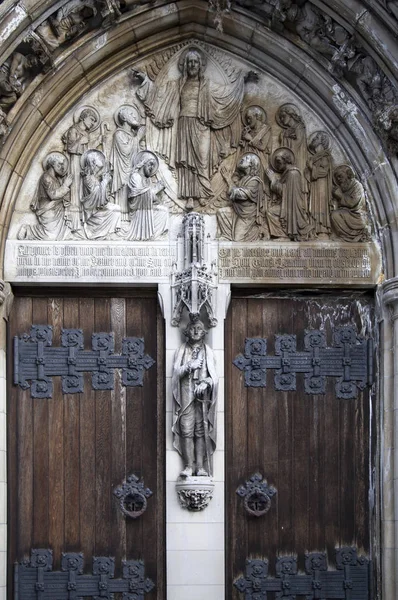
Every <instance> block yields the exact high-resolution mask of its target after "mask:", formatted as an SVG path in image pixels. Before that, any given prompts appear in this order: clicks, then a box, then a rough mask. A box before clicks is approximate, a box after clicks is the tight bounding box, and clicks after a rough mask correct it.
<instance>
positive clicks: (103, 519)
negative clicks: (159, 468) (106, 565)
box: [94, 298, 112, 556]
mask: <svg viewBox="0 0 398 600" xmlns="http://www.w3.org/2000/svg"><path fill="white" fill-rule="evenodd" d="M94 326H95V331H96V332H105V333H108V332H110V330H111V319H110V299H109V298H106V299H104V298H96V300H95V308H94ZM111 450H112V432H111V392H110V391H108V390H104V391H102V390H101V391H96V393H95V492H94V493H95V499H96V506H95V552H96V554H97V555H104V556H106V555H107V554H109V553H110V552H111V544H110V540H111V510H112V497H111V494H112V490H111V487H112V481H111V472H110V465H109V459H110V452H111Z"/></svg>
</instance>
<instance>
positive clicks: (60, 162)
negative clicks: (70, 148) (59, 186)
mask: <svg viewBox="0 0 398 600" xmlns="http://www.w3.org/2000/svg"><path fill="white" fill-rule="evenodd" d="M52 168H53V169H54V171H55V173H56V174H57V175H59V176H60V177H63V176H64V175H65V174H66V172H67V170H68V161H67V160H66V158H65V157H62V156H56V157H55V158H53V161H52Z"/></svg>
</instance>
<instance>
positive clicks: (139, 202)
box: [121, 150, 169, 240]
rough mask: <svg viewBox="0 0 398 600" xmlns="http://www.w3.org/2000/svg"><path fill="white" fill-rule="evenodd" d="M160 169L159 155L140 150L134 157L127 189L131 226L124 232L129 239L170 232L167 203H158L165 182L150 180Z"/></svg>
mask: <svg viewBox="0 0 398 600" xmlns="http://www.w3.org/2000/svg"><path fill="white" fill-rule="evenodd" d="M158 168H159V161H158V159H157V157H156V156H155V154H153V152H149V151H148V150H145V151H144V152H139V153H138V154H137V155H136V157H135V159H134V162H133V172H132V174H131V177H130V181H129V191H128V197H129V200H128V201H129V211H130V212H129V216H130V225H129V227H128V229H127V231H126V230H123V232H121V235H122V236H123V237H124V238H125V239H127V240H153V239H156V238H158V237H159V236H161V235H162V234H163V233H164V232H165V231H167V227H168V217H169V215H168V210H167V206H162V205H161V204H159V200H158V198H157V195H158V194H159V193H160V192H161V191H162V190H163V189H164V184H163V183H162V182H161V181H158V182H157V183H153V182H152V180H151V178H152V177H153V176H154V175H156V173H157V171H158Z"/></svg>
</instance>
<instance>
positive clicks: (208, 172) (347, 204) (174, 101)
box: [4, 39, 398, 325]
mask: <svg viewBox="0 0 398 600" xmlns="http://www.w3.org/2000/svg"><path fill="white" fill-rule="evenodd" d="M391 119H392V116H391ZM4 127H7V123H6V122H5V123H4ZM397 137H398V136H397ZM192 213H195V214H197V215H198V216H197V217H195V218H194V219H192V220H191V221H189V226H188V229H189V227H191V229H192V231H194V230H195V231H196V234H195V235H196V236H197V238H196V242H195V243H194V244H193V246H192V248H199V247H200V253H198V254H197V256H196V258H195V259H194V257H193V252H191V253H190V250H189V248H188V246H187V245H186V244H185V245H184V243H182V239H183V238H182V237H181V235H183V236H185V234H181V228H182V215H185V216H187V215H190V214H192ZM201 219H202V220H201ZM204 230H206V235H205V238H203V239H202V238H200V240H201V241H200V243H199V237H200V236H201V235H202V233H203V231H204ZM200 232H202V233H200ZM370 235H371V227H370V219H369V214H368V211H367V199H366V196H365V189H364V187H363V186H362V184H361V182H360V180H359V178H358V176H357V175H356V173H355V171H354V170H353V168H352V167H351V166H350V165H349V164H348V160H347V156H346V155H345V154H344V152H343V151H342V149H341V147H340V146H339V144H338V143H337V142H336V140H335V138H334V136H333V134H332V133H331V132H330V131H329V130H328V128H327V126H326V125H325V124H324V123H323V121H322V118H321V116H318V115H316V114H315V113H313V112H312V111H311V110H309V108H308V107H307V106H306V104H305V99H303V98H300V97H299V96H298V95H296V94H294V93H293V92H291V91H289V90H287V89H286V88H285V87H284V86H283V85H282V84H281V83H280V82H278V81H276V80H275V79H274V78H273V77H271V76H270V75H269V74H267V73H264V72H258V73H256V72H254V70H253V69H252V66H251V65H250V63H248V62H245V61H244V60H242V59H239V58H237V57H234V56H231V55H229V54H228V53H226V52H223V51H221V50H219V49H218V48H214V47H213V46H211V45H209V44H207V43H205V42H202V41H198V40H194V39H192V40H189V41H187V42H184V43H180V44H177V45H174V46H171V47H168V48H166V49H164V50H163V51H159V52H158V53H156V54H154V55H151V56H149V57H147V58H146V59H141V60H140V61H139V62H138V61H137V62H135V63H133V62H132V64H131V67H128V68H126V69H124V70H123V71H121V72H120V73H119V74H117V75H114V76H113V77H111V78H109V80H107V81H106V82H103V83H101V84H100V85H98V86H97V87H96V88H94V89H93V90H92V91H90V93H88V94H86V95H85V96H84V97H83V98H82V99H81V102H80V103H79V104H78V105H77V106H74V107H73V109H71V111H70V112H69V113H67V114H66V115H65V116H64V117H63V118H62V119H61V120H60V122H59V124H57V125H56V127H55V128H54V129H53V131H52V133H51V135H49V137H48V139H47V140H46V141H45V142H44V143H43V145H42V147H41V148H40V150H39V152H38V153H37V155H36V156H35V157H34V159H33V160H32V166H31V169H30V170H29V172H28V174H27V176H26V177H25V180H24V183H23V186H22V189H21V193H20V195H19V197H18V201H17V205H16V211H15V213H14V215H13V219H12V223H11V227H10V231H9V238H10V240H9V241H10V244H9V247H10V250H9V252H10V256H13V255H15V253H16V252H17V253H18V255H19V259H18V261H15V260H12V261H11V262H10V263H9V264H10V265H11V266H10V268H12V273H14V272H17V273H20V276H21V277H25V276H26V277H28V276H29V275H28V274H29V273H32V276H33V275H35V276H37V275H43V276H44V277H47V274H46V273H47V271H46V267H47V266H48V267H51V269H52V270H51V273H52V274H54V273H55V274H58V273H59V277H62V272H63V271H62V269H64V271H65V275H66V273H67V277H69V278H73V277H74V275H73V274H74V273H77V277H89V279H88V280H90V281H91V280H92V279H95V278H98V276H99V272H100V270H101V268H102V267H103V271H104V277H106V278H107V280H108V278H109V280H112V279H113V278H114V277H115V276H117V277H120V278H121V280H125V277H127V278H128V279H129V280H132V279H135V278H136V277H137V276H139V277H140V278H142V277H144V278H146V277H151V276H152V275H154V274H155V273H156V276H157V277H161V278H169V277H170V274H171V276H172V290H173V310H174V313H173V316H172V319H173V324H174V325H178V324H179V322H180V318H181V310H182V308H183V307H186V308H188V311H190V312H193V313H199V312H200V310H201V309H203V311H204V310H206V311H207V313H208V317H209V323H210V324H213V321H214V315H213V314H212V310H213V309H212V298H211V296H212V294H213V290H214V289H215V285H216V279H217V271H218V276H220V273H221V272H222V273H223V279H224V280H225V278H227V279H229V277H230V275H229V273H231V277H232V280H235V277H236V276H237V274H238V273H241V268H243V269H246V267H248V268H250V278H251V277H252V274H253V276H254V275H255V276H256V277H259V278H260V279H261V280H262V279H264V281H267V280H268V279H269V278H268V273H269V274H270V277H271V279H275V277H277V278H280V277H281V276H282V275H278V273H280V272H281V271H280V269H279V267H280V266H281V264H282V263H283V265H282V266H286V261H285V259H287V258H288V259H289V261H290V262H292V265H293V263H294V265H293V266H294V268H295V269H296V268H299V267H300V268H301V267H303V268H304V267H305V268H304V270H303V271H301V270H297V271H296V272H295V274H294V279H301V278H302V276H303V275H302V273H306V274H307V275H308V277H306V278H309V279H311V277H312V272H313V273H316V278H317V281H318V279H324V276H325V271H322V269H323V268H324V267H328V266H329V265H327V264H326V262H327V261H326V259H327V258H328V257H327V256H326V254H324V253H323V254H322V252H321V253H319V252H318V251H316V250H313V248H317V247H318V246H319V247H321V246H322V245H325V247H326V246H328V247H329V245H330V244H332V245H334V246H333V248H335V249H336V252H337V255H338V256H340V254H339V252H340V249H343V246H344V252H346V250H345V246H347V245H351V246H353V245H356V244H364V246H361V248H360V250H358V252H359V254H358V256H357V255H355V252H354V250H353V252H354V254H352V259H350V260H351V262H350V263H349V269H351V270H350V271H347V274H348V273H349V274H350V275H349V280H350V281H353V283H355V278H356V277H361V283H363V281H362V278H363V277H364V278H365V279H366V280H367V279H369V277H370V275H369V273H371V272H374V273H378V270H377V269H375V270H372V269H371V270H369V268H368V267H369V264H370V262H372V261H374V257H375V256H376V254H377V251H376V250H377V249H376V250H375V248H376V247H375V245H374V244H373V246H372V248H373V250H372V248H370V246H369V240H370ZM198 236H199V237H198ZM184 239H185V238H184ZM12 240H18V242H19V245H17V242H16V241H15V242H12ZM11 242H12V243H11ZM40 242H41V245H42V246H43V248H45V250H43V251H42V250H40V252H39V249H37V251H36V250H35V249H34V244H37V248H38V246H39V245H40V244H39V243H40ZM61 243H62V244H65V247H63V248H62V249H61V248H60V249H57V248H58V246H56V245H57V244H61ZM98 244H99V245H98ZM101 244H107V248H109V250H107V251H106V252H107V253H108V258H104V257H103V252H104V251H103V250H101V248H100V245H101ZM294 244H300V245H301V247H302V248H303V250H302V252H301V251H297V252H299V254H298V255H296V256H293V254H292V252H293V250H287V249H286V251H285V247H286V248H289V247H292V246H293V245H294ZM305 244H309V246H308V248H307V247H306V250H305V252H304V245H305ZM231 245H232V246H231ZM246 245H252V247H253V248H254V247H255V248H256V252H257V251H258V252H260V255H261V256H260V255H259V256H257V255H254V254H253V253H251V252H252V250H249V249H247V248H246ZM11 246H13V248H12V250H11ZM182 246H184V247H182ZM216 246H219V248H220V252H221V254H222V255H223V256H222V265H221V262H219V263H217V259H216V256H217V254H218V252H217V249H216ZM231 247H234V248H235V250H234V251H233V252H232V253H230V251H229V248H231ZM280 247H281V248H282V250H281V251H279V248H280ZM353 247H354V246H353ZM85 248H91V249H92V250H85ZM144 248H145V250H144ZM178 248H180V250H178ZM268 248H269V250H268ZM271 248H274V249H275V250H274V249H272V250H271ZM355 248H356V246H355ZM238 249H239V252H240V251H242V252H243V254H242V255H241V258H242V264H241V262H240V258H239V257H238V255H237V254H236V252H238ZM257 249H258V250H257ZM263 249H264V250H263ZM310 250H311V251H310ZM333 251H334V250H333ZM341 251H343V250H341ZM355 251H356V250H355ZM203 252H205V254H206V256H205V255H204V254H203ZM267 252H268V253H269V254H267V256H265V254H266V253H267ZM279 252H281V253H279ZM294 252H296V250H294ZM41 253H43V256H44V253H46V258H38V257H39V256H41ZM178 253H180V254H178ZM184 253H185V254H184ZM234 253H235V254H234ZM247 253H249V254H247ZM250 253H251V254H250ZM264 253H265V254H264ZM278 253H279V254H278ZM191 254H192V256H191ZM221 254H219V257H221ZM263 254H264V256H263ZM60 255H61V256H62V258H61V257H60ZM176 255H178V256H177V257H176ZM210 255H211V256H210ZM246 255H247V256H248V258H249V259H250V260H249V263H250V264H245V263H244V260H245V257H246ZM337 255H336V256H337ZM359 255H360V257H362V258H359ZM29 256H35V258H34V259H32V260H31V259H30V258H29ZM90 256H91V258H88V257H90ZM350 256H351V255H350ZM51 257H52V258H51ZM67 257H70V258H67ZM112 257H119V258H115V261H116V262H115V263H114V264H113V263H112ZM123 257H126V258H125V259H124V258H123ZM144 257H147V258H144ZM235 258H236V259H239V260H235ZM318 259H319V260H318ZM278 260H282V263H278ZM226 261H227V262H226ZM229 261H231V262H229ZM253 261H254V262H253ZM269 261H271V262H269ZM308 261H310V262H308ZM314 261H315V262H314ZM16 262H17V264H16ZM290 262H289V268H290V266H291V265H290ZM205 263H206V264H205ZM372 264H373V262H372ZM173 265H174V268H173ZM221 266H222V267H223V269H224V267H225V269H224V270H221V271H220V267H221ZM268 266H269V267H270V269H268ZM19 267H21V269H19ZM35 267H38V268H39V270H36V271H35ZM61 267H62V268H61ZM271 267H272V268H271ZM253 269H254V270H253ZM312 269H314V271H312ZM352 269H354V270H352ZM359 272H360V273H359ZM123 273H125V275H122V274H123ZM242 273H243V271H242ZM244 273H245V274H244V275H242V277H243V276H244V278H246V270H245V271H244ZM271 273H272V275H271ZM322 273H323V275H322ZM358 273H359V275H358ZM151 274H152V275H151ZM12 276H13V275H12ZM50 276H51V275H50V272H48V277H50ZM57 276H58V275H57ZM18 277H19V275H18ZM239 277H240V275H239ZM289 277H290V275H289ZM375 277H376V275H375ZM330 279H331V281H333V280H334V279H335V275H334V274H332V275H331V277H330ZM343 279H344V280H345V276H344V277H343ZM162 280H163V279H162ZM192 290H193V291H192Z"/></svg>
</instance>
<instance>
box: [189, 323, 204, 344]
mask: <svg viewBox="0 0 398 600" xmlns="http://www.w3.org/2000/svg"><path fill="white" fill-rule="evenodd" d="M187 334H188V339H189V341H190V342H200V341H201V340H203V338H204V337H205V334H206V332H205V329H204V327H203V325H202V323H191V325H189V327H188V329H187Z"/></svg>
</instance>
